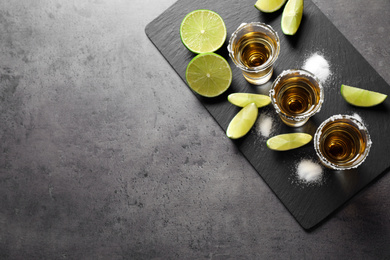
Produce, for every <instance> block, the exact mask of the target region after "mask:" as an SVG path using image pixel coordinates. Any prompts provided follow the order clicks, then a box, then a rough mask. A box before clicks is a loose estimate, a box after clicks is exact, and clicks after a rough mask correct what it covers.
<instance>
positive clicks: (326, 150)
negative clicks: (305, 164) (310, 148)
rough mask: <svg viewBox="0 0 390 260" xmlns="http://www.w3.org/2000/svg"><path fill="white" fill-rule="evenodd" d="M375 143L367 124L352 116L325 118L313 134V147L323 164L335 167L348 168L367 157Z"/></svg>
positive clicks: (334, 168)
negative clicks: (372, 140)
mask: <svg viewBox="0 0 390 260" xmlns="http://www.w3.org/2000/svg"><path fill="white" fill-rule="evenodd" d="M371 145H372V142H371V138H370V135H369V133H368V130H367V128H366V126H365V125H364V124H363V123H362V122H361V121H360V120H359V119H358V118H357V117H354V116H350V115H334V116H332V117H330V118H328V119H327V120H325V121H324V122H323V123H322V124H321V125H320V126H319V127H318V129H317V131H316V133H315V135H314V149H315V151H316V154H317V156H318V158H319V159H320V161H321V163H322V164H323V165H325V166H326V167H328V168H330V169H333V170H348V169H352V168H356V167H358V166H359V165H361V164H362V163H363V162H364V160H365V159H366V158H367V156H368V153H369V151H370V148H371Z"/></svg>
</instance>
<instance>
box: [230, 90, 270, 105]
mask: <svg viewBox="0 0 390 260" xmlns="http://www.w3.org/2000/svg"><path fill="white" fill-rule="evenodd" d="M228 100H229V102H230V103H232V104H233V105H236V106H239V107H245V106H246V105H249V104H250V103H255V104H256V106H257V107H264V106H267V105H269V104H270V103H271V98H270V97H269V96H266V95H261V94H251V93H233V94H230V95H229V96H228Z"/></svg>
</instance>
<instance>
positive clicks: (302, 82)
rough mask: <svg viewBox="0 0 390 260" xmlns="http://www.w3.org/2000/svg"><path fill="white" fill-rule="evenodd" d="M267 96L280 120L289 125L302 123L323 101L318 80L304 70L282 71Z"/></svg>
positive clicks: (293, 125) (318, 109)
mask: <svg viewBox="0 0 390 260" xmlns="http://www.w3.org/2000/svg"><path fill="white" fill-rule="evenodd" d="M269 96H270V98H271V102H272V105H273V107H274V108H275V110H276V112H277V113H278V114H279V116H280V118H281V119H282V121H283V122H284V123H285V124H286V125H288V126H291V127H300V126H302V125H304V124H305V123H306V122H307V121H308V120H309V118H310V117H312V116H313V115H314V114H316V113H318V112H319V111H320V110H321V106H322V103H323V102H324V90H323V88H322V86H321V84H320V83H319V80H318V79H317V78H316V77H315V76H314V75H313V74H312V73H310V72H308V71H305V70H285V71H283V72H282V73H281V74H280V75H279V76H278V77H277V78H276V79H275V81H274V82H273V84H272V86H271V90H270V92H269Z"/></svg>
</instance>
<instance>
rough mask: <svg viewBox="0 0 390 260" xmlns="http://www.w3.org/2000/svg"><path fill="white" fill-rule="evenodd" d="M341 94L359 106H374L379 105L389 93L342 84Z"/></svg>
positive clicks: (346, 99) (349, 101) (352, 103)
mask: <svg viewBox="0 0 390 260" xmlns="http://www.w3.org/2000/svg"><path fill="white" fill-rule="evenodd" d="M341 95H342V96H343V98H344V99H345V101H347V102H348V103H349V104H351V105H354V106H358V107H372V106H376V105H379V104H380V103H382V102H383V101H385V99H386V98H387V95H385V94H382V93H378V92H374V91H370V90H365V89H361V88H356V87H351V86H347V85H341Z"/></svg>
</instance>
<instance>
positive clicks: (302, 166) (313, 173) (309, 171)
mask: <svg viewBox="0 0 390 260" xmlns="http://www.w3.org/2000/svg"><path fill="white" fill-rule="evenodd" d="M297 175H298V178H299V179H300V180H301V181H304V182H307V183H313V182H319V181H320V180H321V179H322V167H321V166H320V165H319V164H317V163H314V162H313V161H311V160H308V159H303V160H302V161H301V162H299V164H298V166H297Z"/></svg>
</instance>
